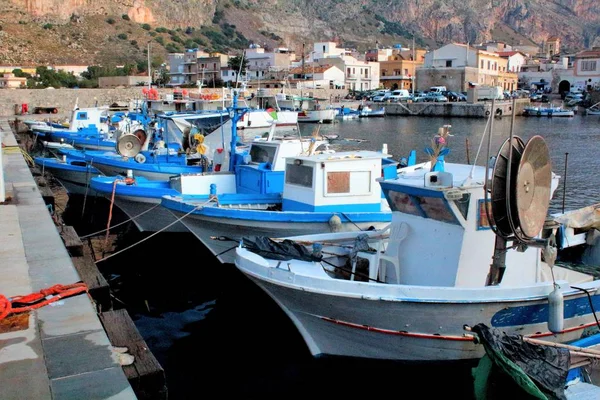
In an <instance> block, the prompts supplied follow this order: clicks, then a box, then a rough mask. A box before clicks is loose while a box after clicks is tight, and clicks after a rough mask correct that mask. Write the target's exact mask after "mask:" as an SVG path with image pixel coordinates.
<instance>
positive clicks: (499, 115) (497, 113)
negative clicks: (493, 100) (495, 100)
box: [496, 108, 502, 117]
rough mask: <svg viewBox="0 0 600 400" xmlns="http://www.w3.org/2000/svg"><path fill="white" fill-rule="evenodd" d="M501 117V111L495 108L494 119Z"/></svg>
mask: <svg viewBox="0 0 600 400" xmlns="http://www.w3.org/2000/svg"><path fill="white" fill-rule="evenodd" d="M501 116H502V109H500V108H496V117H501Z"/></svg>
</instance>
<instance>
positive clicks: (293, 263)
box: [183, 108, 600, 362]
mask: <svg viewBox="0 0 600 400" xmlns="http://www.w3.org/2000/svg"><path fill="white" fill-rule="evenodd" d="M513 110H514V108H513ZM513 113H514V111H513ZM513 115H514V114H513ZM491 135H492V134H491V132H490V133H489V137H490V138H491ZM442 139H444V140H442ZM446 140H447V139H446V138H445V137H444V136H440V137H436V139H435V143H436V148H434V149H433V150H432V151H431V154H430V156H432V158H431V161H429V162H427V163H422V164H417V165H413V166H408V167H405V168H402V169H400V170H399V172H398V177H397V178H392V179H380V180H379V183H380V185H381V187H382V189H383V191H384V193H385V195H386V198H387V200H388V204H389V206H390V207H391V209H392V210H393V216H392V222H391V223H390V224H389V225H388V226H387V227H386V228H385V229H378V230H375V231H366V232H364V231H361V232H351V233H329V234H322V233H318V232H314V233H313V234H310V235H303V236H291V235H285V236H282V235H278V236H277V237H272V236H271V237H266V236H259V235H261V233H260V232H261V230H260V229H259V230H257V232H254V233H252V234H251V235H249V236H248V237H246V238H244V239H243V240H242V241H240V244H239V246H238V248H236V258H235V265H236V267H237V268H238V269H239V270H240V271H241V272H242V273H244V274H245V275H246V276H247V277H248V278H249V279H250V280H252V281H253V282H255V283H256V284H257V285H258V287H260V288H261V289H262V290H264V291H265V292H266V293H267V294H268V295H269V296H270V297H271V298H272V299H273V300H274V301H275V303H276V304H277V305H278V306H279V307H280V308H281V310H282V311H284V312H285V313H286V314H287V315H288V317H289V318H290V320H291V321H292V322H293V323H294V324H295V325H296V328H297V329H298V331H299V333H300V334H301V335H302V337H303V338H304V341H305V343H306V345H307V347H308V350H309V351H310V353H311V354H312V355H314V356H348V357H357V358H370V359H386V360H395V361H406V362H441V361H453V362H456V361H461V362H464V361H468V360H471V361H475V360H478V359H480V358H481V357H482V356H483V354H484V349H483V348H482V347H481V346H478V345H476V344H474V343H473V342H472V340H471V339H469V338H466V337H465V336H464V330H463V327H464V325H469V326H474V325H475V324H478V323H484V324H486V325H487V326H490V327H493V328H499V329H501V330H502V331H504V332H506V333H518V334H522V335H525V336H528V337H534V338H545V339H547V340H549V341H552V342H562V343H566V342H570V341H573V340H576V339H578V338H580V337H581V336H582V335H583V334H584V332H585V331H586V328H592V327H594V326H595V325H596V324H597V323H598V322H597V320H596V315H595V311H594V310H597V309H599V307H600V294H598V293H600V292H599V290H600V280H599V279H597V278H595V277H594V276H592V275H590V274H585V273H582V272H579V271H576V270H573V269H570V268H568V267H566V266H559V265H555V262H554V261H555V260H556V254H557V249H556V247H555V246H554V239H553V238H554V235H555V234H556V232H555V231H554V230H552V229H550V230H546V229H545V228H544V225H545V220H546V218H547V212H548V207H549V202H550V199H551V197H552V195H553V193H554V191H555V190H556V187H557V185H558V176H556V175H555V174H553V173H552V165H551V162H550V152H549V150H548V148H547V146H546V144H545V141H544V140H543V139H542V138H541V137H539V136H535V137H533V138H531V139H530V140H529V141H528V142H527V144H525V143H524V142H523V141H522V140H521V139H520V138H518V137H516V136H513V134H512V131H511V133H510V137H509V138H508V139H507V140H506V141H505V143H504V144H503V145H502V146H501V148H500V151H499V152H498V154H497V156H496V158H495V160H496V161H495V163H494V166H493V168H489V167H487V166H477V165H476V163H474V164H473V165H468V164H454V163H446V162H445V161H444V163H443V164H442V165H441V166H440V165H439V158H437V159H436V156H437V155H438V154H442V152H443V150H444V149H443V147H444V146H442V147H441V148H440V147H439V146H440V145H441V144H444V143H446ZM490 140H491V139H490ZM428 153H429V151H428ZM487 159H490V157H489V155H488V157H487ZM487 159H486V160H487ZM301 165H302V164H301ZM286 179H287V178H286ZM204 209H206V207H205V208H203V210H204ZM192 215H193V214H192ZM183 221H190V219H188V218H187V217H186V218H184V220H183ZM188 224H189V222H188Z"/></svg>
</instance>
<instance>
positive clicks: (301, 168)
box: [285, 164, 313, 188]
mask: <svg viewBox="0 0 600 400" xmlns="http://www.w3.org/2000/svg"><path fill="white" fill-rule="evenodd" d="M285 183H289V184H292V185H299V186H304V187H307V188H312V186H313V169H312V167H309V166H306V165H302V164H287V165H286V166H285Z"/></svg>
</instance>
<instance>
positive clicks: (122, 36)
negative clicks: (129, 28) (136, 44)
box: [117, 33, 127, 40]
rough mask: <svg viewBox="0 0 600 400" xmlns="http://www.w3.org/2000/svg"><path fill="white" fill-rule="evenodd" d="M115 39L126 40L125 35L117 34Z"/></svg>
mask: <svg viewBox="0 0 600 400" xmlns="http://www.w3.org/2000/svg"><path fill="white" fill-rule="evenodd" d="M117 37H118V38H119V39H121V40H127V35H126V34H125V33H119V34H118V35H117Z"/></svg>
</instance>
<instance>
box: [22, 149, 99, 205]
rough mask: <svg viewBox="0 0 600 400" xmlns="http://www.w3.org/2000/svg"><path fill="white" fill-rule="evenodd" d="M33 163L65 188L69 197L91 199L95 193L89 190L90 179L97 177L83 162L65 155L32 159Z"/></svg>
mask: <svg viewBox="0 0 600 400" xmlns="http://www.w3.org/2000/svg"><path fill="white" fill-rule="evenodd" d="M33 161H34V163H35V164H36V165H37V166H39V167H40V168H41V170H42V171H48V172H50V173H51V174H52V176H53V177H54V178H55V179H56V180H57V181H58V182H59V183H60V184H61V185H62V186H63V187H64V188H65V190H66V191H67V193H68V194H69V196H71V195H83V196H86V195H87V196H90V197H93V196H95V195H96V192H95V191H94V190H93V189H90V188H89V180H90V179H91V177H93V176H96V175H99V174H100V171H98V170H97V169H96V168H94V167H93V166H91V165H89V164H88V163H87V162H85V160H81V159H80V158H73V157H70V156H67V155H63V156H62V157H34V159H33Z"/></svg>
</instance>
